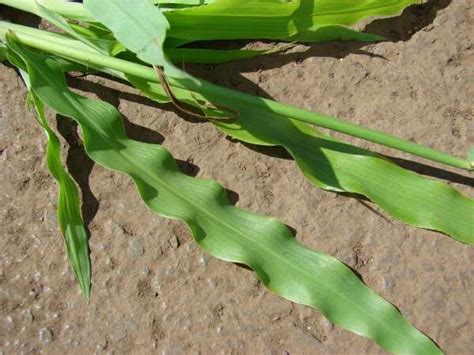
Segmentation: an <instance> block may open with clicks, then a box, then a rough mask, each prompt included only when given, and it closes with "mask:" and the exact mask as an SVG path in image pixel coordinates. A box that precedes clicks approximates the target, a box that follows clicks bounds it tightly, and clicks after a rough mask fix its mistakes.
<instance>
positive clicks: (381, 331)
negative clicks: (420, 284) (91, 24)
mask: <svg viewBox="0 0 474 355" xmlns="http://www.w3.org/2000/svg"><path fill="white" fill-rule="evenodd" d="M9 45H10V46H11V48H12V49H13V50H14V51H15V52H16V53H18V54H19V55H20V56H21V57H22V58H23V60H24V61H25V62H26V63H27V66H28V72H29V75H30V78H31V84H32V91H33V93H34V94H35V95H37V96H38V97H39V98H40V99H41V100H42V101H43V102H44V103H45V104H46V105H48V106H50V107H51V108H52V109H54V110H55V111H57V112H58V113H60V114H62V115H65V116H68V117H71V118H73V119H74V120H76V121H77V122H78V124H79V125H80V127H81V130H82V134H83V137H84V144H85V148H86V151H87V153H88V154H89V156H90V157H91V158H92V159H93V160H94V161H96V162H97V163H98V164H100V165H103V166H105V167H107V168H109V169H113V170H118V171H121V172H124V173H126V174H128V175H129V176H130V177H131V178H132V179H133V180H134V182H135V184H136V185H137V187H138V190H139V192H140V194H141V196H142V198H143V200H144V201H145V202H146V204H147V205H148V206H149V207H150V208H151V209H152V210H154V211H155V212H157V213H159V214H161V215H163V216H166V217H169V218H176V219H180V220H183V221H185V222H186V223H187V224H188V226H189V227H190V229H191V231H192V233H193V235H194V238H195V240H196V242H197V243H198V244H199V245H200V246H201V247H202V248H203V249H204V250H206V251H207V252H208V253H210V254H212V255H214V256H216V257H218V258H220V259H223V260H227V261H232V262H239V263H243V264H246V265H248V266H249V267H251V268H252V269H253V270H254V271H255V272H256V274H257V277H258V278H259V280H261V281H262V283H263V284H265V285H266V286H267V287H268V288H269V289H271V290H272V291H273V292H275V293H277V294H279V295H281V296H283V297H285V298H287V299H289V300H291V301H294V302H298V303H301V304H305V305H308V306H312V307H315V308H318V309H320V310H321V311H322V312H323V313H324V314H325V315H326V316H327V317H328V318H329V319H330V320H331V321H332V322H334V323H336V324H339V325H341V326H343V327H344V328H346V329H348V330H351V331H353V332H355V333H357V334H360V335H364V336H366V337H369V338H371V339H373V340H374V341H375V342H377V343H378V344H379V345H380V346H382V347H384V348H385V349H387V350H388V351H391V352H394V353H399V354H406V353H416V354H438V353H440V350H439V349H438V348H437V347H436V345H435V344H434V343H433V342H432V341H431V340H430V339H429V338H427V337H426V336H424V335H423V334H422V333H421V332H419V331H418V330H416V329H415V328H414V327H413V326H411V325H410V324H409V323H408V322H407V321H406V320H405V319H404V318H403V317H402V316H401V314H400V313H399V312H398V311H397V309H396V308H395V307H393V306H392V305H390V304H389V303H388V302H387V301H385V300H384V299H382V298H381V297H380V296H378V295H377V294H375V293H374V292H373V291H371V290H370V289H369V288H367V287H366V286H365V285H364V284H363V283H362V282H361V281H360V279H359V278H358V277H357V276H356V275H355V274H354V273H353V272H352V271H351V270H350V269H349V268H348V267H346V266H345V265H344V264H342V263H341V262H339V261H337V260H336V259H334V258H332V257H330V256H327V255H325V254H322V253H319V252H314V251H311V250H309V249H306V248H304V247H303V246H301V245H300V244H298V243H297V242H296V240H295V239H294V237H293V236H292V234H291V232H290V231H289V230H288V228H287V227H286V226H285V225H284V224H282V223H280V222H278V221H277V220H275V219H273V218H268V217H263V216H259V215H256V214H254V213H251V212H246V211H244V210H241V209H239V208H236V207H234V206H232V205H231V204H230V203H229V202H228V200H227V197H226V194H225V191H224V189H223V187H222V186H221V185H219V184H218V183H216V182H215V181H211V180H202V179H196V178H192V177H189V176H187V175H184V174H182V173H180V172H179V171H178V169H177V166H176V162H175V161H174V160H173V158H172V157H171V155H170V154H169V153H168V151H166V150H165V149H164V148H162V147H161V146H159V145H156V144H147V143H141V142H138V141H134V140H131V139H129V138H127V137H126V135H125V131H124V128H123V123H122V120H121V118H120V114H119V113H118V112H117V110H116V109H115V108H114V107H113V106H111V105H109V104H107V103H104V102H100V101H96V100H91V99H87V98H85V97H82V96H79V95H77V94H75V93H73V92H71V91H70V90H69V89H68V88H67V86H66V81H65V78H64V76H63V73H62V72H61V68H60V66H58V65H57V64H56V63H55V62H54V61H52V60H50V59H48V58H45V57H42V56H40V55H36V54H34V53H33V52H31V51H29V50H28V49H26V47H23V46H22V45H20V44H19V43H16V42H12V41H10V43H9Z"/></svg>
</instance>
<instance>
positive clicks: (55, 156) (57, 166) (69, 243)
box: [9, 55, 91, 303]
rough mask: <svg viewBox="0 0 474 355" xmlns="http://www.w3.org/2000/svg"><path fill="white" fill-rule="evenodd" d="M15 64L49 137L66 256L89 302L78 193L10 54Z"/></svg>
mask: <svg viewBox="0 0 474 355" xmlns="http://www.w3.org/2000/svg"><path fill="white" fill-rule="evenodd" d="M9 60H10V61H11V62H12V64H15V65H17V66H18V67H19V69H20V73H21V75H22V77H23V80H24V81H25V84H26V86H27V87H28V90H29V96H28V97H29V100H28V102H29V103H30V105H32V106H33V107H34V108H35V110H36V113H37V119H38V123H39V124H40V125H41V127H42V128H43V130H44V132H45V134H46V137H47V140H48V141H47V145H46V163H47V166H48V169H49V171H50V172H51V175H53V177H54V179H55V180H56V181H57V183H58V186H59V196H58V207H57V216H58V223H59V227H60V229H61V232H62V234H63V236H64V242H65V245H66V251H67V257H68V260H69V263H70V264H71V267H72V270H73V272H74V275H75V277H76V279H77V280H78V282H79V285H80V287H81V291H82V295H83V297H84V300H85V301H86V302H87V303H88V302H89V296H90V287H91V265H90V259H89V248H88V237H87V232H86V229H85V226H84V221H83V220H82V216H81V207H80V200H79V194H78V190H77V187H76V184H75V183H74V181H73V179H72V178H71V176H70V175H69V173H68V172H67V171H66V169H65V168H64V167H63V164H62V162H61V143H60V141H59V138H58V137H57V135H56V134H55V133H54V131H53V130H52V129H51V127H50V126H49V123H48V121H47V119H46V115H45V112H44V105H43V103H42V101H41V100H39V99H38V97H37V96H36V95H35V94H34V93H33V92H32V91H31V81H30V78H29V75H28V74H27V73H26V71H25V70H26V68H25V67H24V66H23V65H22V63H21V61H19V60H18V59H15V58H12V56H11V55H10V56H9Z"/></svg>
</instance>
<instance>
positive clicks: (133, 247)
mask: <svg viewBox="0 0 474 355" xmlns="http://www.w3.org/2000/svg"><path fill="white" fill-rule="evenodd" d="M144 252H145V250H144V248H143V245H142V243H141V241H140V239H132V240H131V241H130V242H129V243H128V255H130V257H132V258H138V257H139V256H141V255H143V253H144Z"/></svg>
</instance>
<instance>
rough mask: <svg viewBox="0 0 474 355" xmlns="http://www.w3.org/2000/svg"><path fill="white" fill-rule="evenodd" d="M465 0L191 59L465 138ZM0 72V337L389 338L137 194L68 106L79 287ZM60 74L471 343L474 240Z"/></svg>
mask: <svg viewBox="0 0 474 355" xmlns="http://www.w3.org/2000/svg"><path fill="white" fill-rule="evenodd" d="M472 4H473V3H472V2H471V1H469V0H454V1H453V2H451V3H449V2H448V1H431V2H430V3H429V4H428V5H424V6H420V7H414V8H411V9H408V10H407V11H405V13H404V14H403V15H402V17H400V18H396V19H391V20H382V21H377V22H376V23H374V24H371V25H369V30H371V31H373V32H377V33H382V34H385V35H388V36H389V38H390V39H391V41H388V42H385V43H379V44H372V45H359V44H349V43H331V44H324V45H312V46H311V47H304V46H300V47H298V48H296V49H295V50H294V51H293V52H294V53H291V54H287V55H280V56H274V57H266V58H259V59H256V60H248V61H244V62H240V63H233V64H226V65H219V66H215V67H213V68H197V69H196V71H197V73H198V74H199V75H201V76H202V77H205V78H207V79H209V80H212V81H214V82H220V83H221V84H223V85H227V86H230V87H233V88H237V89H240V90H244V91H247V92H250V93H258V94H261V95H268V96H270V97H273V98H274V99H276V100H280V101H283V102H287V103H291V104H294V105H298V106H300V107H303V108H306V109H309V110H313V111H318V112H322V113H326V114H330V115H335V116H339V117H343V118H345V119H347V120H350V121H352V122H358V123H362V124H365V125H367V126H371V127H374V128H378V129H381V130H384V131H387V132H391V133H393V134H395V135H399V136H402V137H405V138H408V139H412V140H414V141H416V142H420V143H424V144H427V145H430V146H433V147H436V148H439V149H441V150H445V151H447V152H449V153H452V154H456V155H459V156H465V155H466V154H467V153H466V152H467V151H468V148H469V143H472V138H473V136H472V130H471V131H470V129H472V119H473V111H472V99H473V97H474V95H473V85H472V83H473V44H472V39H473V22H472V15H473V6H472ZM3 10H4V9H2V11H3ZM17 17H18V16H17ZM19 18H22V19H23V20H24V19H25V17H24V16H19ZM0 77H1V84H0V85H1V89H0V109H1V117H0V182H1V189H0V191H1V192H0V226H1V227H0V233H1V238H0V353H5V354H13V353H19V352H21V351H24V352H33V353H38V352H42V351H43V352H45V353H53V354H54V353H56V354H59V353H64V352H66V351H67V352H71V353H77V354H79V353H80V354H82V353H94V352H97V353H102V352H105V353H117V354H118V353H126V352H130V351H133V352H135V353H165V354H181V353H198V352H200V353H203V354H210V353H223V354H227V353H247V354H255V353H258V354H288V353H289V354H309V353H313V354H314V353H319V354H364V353H369V354H381V353H384V351H383V350H381V349H380V348H379V347H378V346H377V345H374V343H372V342H370V341H368V340H366V339H364V338H362V337H359V336H357V335H354V334H352V333H349V332H347V331H345V330H342V329H340V328H338V327H334V326H333V325H332V324H331V323H330V322H328V321H327V320H325V319H324V317H322V316H321V315H320V314H319V313H318V312H317V311H315V310H312V309H309V308H307V307H302V306H298V305H295V304H292V303H291V302H289V301H286V300H284V299H281V298H279V297H277V296H275V295H273V294H271V293H270V292H269V291H267V290H266V289H265V288H263V287H262V286H261V285H260V284H259V282H257V281H256V279H255V277H254V274H253V273H252V272H251V271H250V270H247V269H244V268H242V267H239V266H237V265H233V264H229V263H225V262H222V261H219V260H216V259H214V258H211V257H209V256H207V255H206V254H204V253H203V252H202V251H201V250H200V249H199V248H198V247H197V246H196V244H195V243H194V241H193V240H192V238H191V235H190V233H189V231H188V230H187V228H186V227H185V226H184V225H183V224H182V223H180V222H177V221H170V220H166V219H164V218H160V217H158V216H156V215H154V214H153V213H152V212H150V211H149V210H148V209H147V208H146V207H145V206H144V204H143V203H142V201H141V200H140V198H139V197H138V195H137V192H136V189H135V186H134V185H133V184H132V182H131V181H130V179H129V178H127V177H126V176H124V175H121V174H118V173H114V172H110V171H107V170H105V169H103V168H101V167H99V166H96V165H93V164H92V163H91V162H90V161H89V160H88V159H87V158H86V157H85V155H84V152H83V150H82V148H81V146H80V139H79V138H78V135H77V134H76V133H75V132H76V131H77V130H76V128H75V127H73V126H72V125H71V124H70V122H69V121H67V120H65V119H60V120H59V122H60V123H59V129H60V131H61V132H62V133H63V135H64V136H65V137H66V138H67V140H68V141H69V142H70V144H71V148H70V149H69V151H67V150H66V152H67V160H68V164H69V166H70V168H71V169H72V171H73V172H74V175H75V177H76V178H77V179H78V181H79V182H80V184H81V186H82V188H83V199H84V202H85V208H84V210H85V217H86V219H87V221H88V223H89V228H90V232H91V238H90V247H91V257H92V264H93V289H92V298H91V303H90V304H89V305H86V304H84V302H83V301H82V298H81V295H80V293H79V288H78V286H77V284H76V283H75V282H74V278H73V275H72V273H71V270H70V269H69V267H68V264H67V261H66V259H65V257H64V245H63V241H62V238H61V235H60V233H59V232H58V227H57V223H56V217H55V205H56V198H57V197H56V194H57V187H56V185H55V183H54V182H53V180H52V178H51V177H50V175H49V174H48V172H47V170H46V169H45V165H44V144H45V138H44V136H43V133H42V131H41V129H40V128H39V126H38V125H37V124H36V122H35V119H34V115H33V114H32V112H30V111H29V110H28V109H27V108H26V106H25V95H26V91H25V88H24V86H23V84H22V82H21V80H20V77H19V76H18V75H17V73H16V72H15V70H13V69H12V68H10V67H8V66H5V65H1V66H0ZM70 82H71V85H72V86H73V87H75V88H76V89H78V90H80V91H82V92H85V93H87V95H91V96H92V97H94V96H98V97H100V98H102V99H105V100H108V101H109V102H112V103H113V104H115V105H117V106H118V108H119V109H120V111H121V112H122V113H123V114H124V115H125V116H126V118H127V119H128V123H127V130H128V132H129V134H130V135H131V136H132V137H134V138H137V139H142V140H146V141H153V142H163V144H164V146H165V147H167V148H168V149H169V150H170V151H171V152H172V153H173V155H174V156H175V157H176V158H177V159H180V160H181V161H182V162H181V166H182V168H183V169H184V170H185V171H187V172H188V173H190V174H197V176H199V177H205V178H212V179H216V180H218V181H220V182H221V183H223V184H224V185H225V187H226V188H228V189H229V190H232V191H234V192H235V193H233V197H234V198H236V197H238V202H237V205H238V206H240V207H243V208H247V209H250V210H253V211H256V212H259V213H262V214H266V215H271V216H275V217H278V218H279V219H281V220H282V221H284V222H285V223H286V224H288V225H289V226H291V227H293V228H294V229H295V230H296V231H297V238H298V239H299V240H300V241H301V242H302V243H304V244H305V245H307V246H308V247H311V248H314V249H317V250H321V251H324V252H326V253H328V254H331V255H334V256H336V257H337V258H339V259H341V260H343V261H344V262H346V263H347V264H348V265H350V266H351V267H353V268H354V269H356V270H357V271H358V272H359V273H360V274H361V275H362V277H363V279H364V280H365V282H366V283H367V284H368V285H369V286H370V287H372V288H373V289H375V290H376V291H377V292H378V293H380V294H381V295H382V296H383V297H385V298H386V299H388V300H389V301H391V302H392V303H393V304H395V305H397V306H398V307H399V308H400V310H401V312H402V313H403V314H404V315H405V316H406V317H407V318H408V319H409V320H410V321H411V322H412V323H413V324H415V325H416V326H417V327H418V328H419V329H421V330H422V331H424V332H425V333H426V334H428V335H429V336H431V337H432V338H433V339H434V340H435V341H436V342H437V343H438V344H439V346H440V347H441V348H442V349H444V350H445V351H446V352H447V353H449V354H472V353H473V352H474V344H473V337H472V334H473V309H472V306H473V303H472V291H473V272H472V271H473V264H472V262H473V250H472V248H469V247H467V246H465V245H462V244H460V243H458V242H456V241H454V240H452V239H451V238H449V237H447V236H444V235H441V234H439V233H435V232H431V231H426V230H420V229H416V228H412V227H409V226H406V225H404V224H402V223H400V222H398V221H396V220H393V219H392V218H390V217H387V216H386V215H384V214H383V213H382V215H381V214H380V213H381V211H380V210H379V209H378V208H377V207H376V206H374V205H371V204H370V203H361V201H359V200H357V199H356V198H351V197H347V196H342V195H337V194H334V193H330V192H325V191H322V190H318V189H316V188H314V187H313V186H312V185H311V184H310V183H309V182H308V181H307V180H306V179H305V178H304V177H303V176H302V174H301V173H300V171H299V170H298V168H297V167H296V165H295V164H294V162H293V161H292V160H290V159H288V157H287V156H286V155H285V154H283V153H282V152H281V151H280V150H278V149H276V150H274V149H270V150H268V149H255V148H252V147H248V146H245V145H242V144H240V143H238V142H232V141H230V140H228V139H227V138H226V137H225V136H223V135H222V134H220V133H218V131H217V130H216V129H215V128H214V127H213V126H212V125H211V124H209V123H197V122H192V121H190V120H186V119H183V118H182V117H180V116H179V115H176V114H175V113H174V112H173V110H172V109H171V107H165V108H164V109H163V108H159V107H158V106H157V105H155V104H154V103H152V102H149V101H147V100H145V99H143V98H141V97H140V96H139V95H138V94H137V93H136V92H135V91H133V90H132V89H130V88H127V87H125V86H122V85H119V84H116V83H113V82H111V81H108V80H105V79H102V78H96V77H92V76H87V77H83V78H74V79H71V80H70ZM50 118H51V119H52V121H54V120H55V119H56V118H55V117H54V116H53V115H51V116H50ZM470 126H471V127H470ZM349 140H350V139H349ZM351 141H352V142H354V143H357V144H361V145H363V146H366V147H372V148H374V149H377V150H378V151H382V152H384V153H387V154H389V155H392V156H393V155H395V156H397V157H399V158H405V159H407V158H409V159H410V160H411V162H412V163H409V164H408V165H409V166H410V167H411V168H412V169H415V170H417V171H421V172H424V173H425V174H428V175H434V176H435V177H436V178H442V179H445V180H447V181H449V183H450V184H452V185H453V186H455V187H456V188H458V189H459V190H461V191H463V192H464V193H465V194H468V195H471V196H472V180H470V179H469V178H467V177H465V176H464V177H463V176H461V175H458V174H459V171H453V172H446V171H443V170H437V169H436V168H430V167H426V166H423V165H420V164H417V163H414V161H415V160H414V159H413V158H411V157H408V156H407V155H403V154H401V153H396V152H393V151H391V150H388V149H381V148H380V147H374V146H372V145H369V144H366V143H363V142H360V141H357V140H351ZM405 164H406V163H405ZM438 168H439V167H438ZM461 174H462V173H461ZM469 185H471V187H469Z"/></svg>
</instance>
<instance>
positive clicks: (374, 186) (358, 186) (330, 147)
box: [126, 75, 474, 245]
mask: <svg viewBox="0 0 474 355" xmlns="http://www.w3.org/2000/svg"><path fill="white" fill-rule="evenodd" d="M126 77H127V79H128V80H129V81H130V82H131V83H132V84H133V85H134V86H135V87H137V88H138V89H140V90H141V91H142V92H144V93H145V94H146V95H147V96H148V97H150V98H152V99H155V100H157V101H158V102H161V103H163V102H167V101H168V100H167V98H166V96H165V95H164V93H163V89H162V87H161V85H160V84H157V83H152V82H147V81H145V80H143V79H141V78H137V77H134V76H130V75H126ZM175 94H176V96H177V97H178V98H179V99H180V100H183V101H186V102H187V103H188V104H190V105H193V101H194V100H196V98H198V99H199V95H198V94H196V93H194V94H192V95H191V93H190V92H189V91H186V90H182V89H175ZM206 99H208V100H215V101H217V102H219V103H223V104H225V105H229V106H230V107H233V108H234V109H236V110H238V111H239V112H240V118H239V120H238V121H236V122H234V123H225V122H218V121H213V122H212V123H213V124H214V125H216V126H217V127H218V128H219V129H220V130H221V131H223V132H224V133H226V134H228V135H229V136H231V137H232V138H235V139H238V140H240V141H243V142H246V143H250V144H255V145H265V146H281V147H283V148H285V149H286V150H287V151H288V152H289V153H290V154H291V156H292V157H293V158H294V159H295V161H296V163H297V164H298V166H299V168H300V169H301V171H302V172H303V174H304V175H305V176H306V177H307V178H308V179H309V180H310V181H311V182H312V183H313V184H314V185H315V186H317V187H319V188H322V189H325V190H331V191H340V192H350V193H356V194H360V195H363V196H366V197H367V198H369V199H370V200H371V201H373V202H375V203H376V204H377V205H379V206H380V207H381V208H383V209H384V210H385V211H386V212H388V213H389V214H390V215H391V216H393V217H395V218H397V219H399V220H401V221H403V222H405V223H407V224H410V225H413V226H417V227H421V228H426V229H432V230H436V231H440V232H443V233H446V234H447V235H449V236H451V237H453V238H454V239H456V240H458V241H460V242H463V243H466V244H470V245H474V224H473V216H474V200H473V199H471V198H469V197H466V196H463V195H461V194H460V193H459V192H458V191H456V190H455V189H454V188H453V187H451V186H449V185H448V184H446V183H443V182H440V181H438V180H434V179H430V178H427V177H424V176H422V175H419V174H416V173H414V172H411V171H409V170H406V169H403V168H401V167H399V166H398V165H396V164H395V163H393V162H392V161H390V160H389V159H387V158H385V157H383V156H381V155H379V154H377V153H374V152H371V151H368V150H366V149H362V148H358V147H355V146H352V145H349V144H346V143H343V142H341V141H338V140H335V139H333V138H331V137H329V136H327V135H323V134H321V133H319V132H318V131H317V130H316V129H314V128H313V127H311V126H310V125H308V124H306V123H304V122H299V121H295V120H293V119H291V117H284V116H279V115H276V114H274V113H272V112H269V111H268V110H265V109H263V108H260V107H257V106H250V105H248V104H246V103H242V102H239V100H237V99H229V98H223V97H213V96H209V95H207V96H206ZM202 100H204V98H202Z"/></svg>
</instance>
